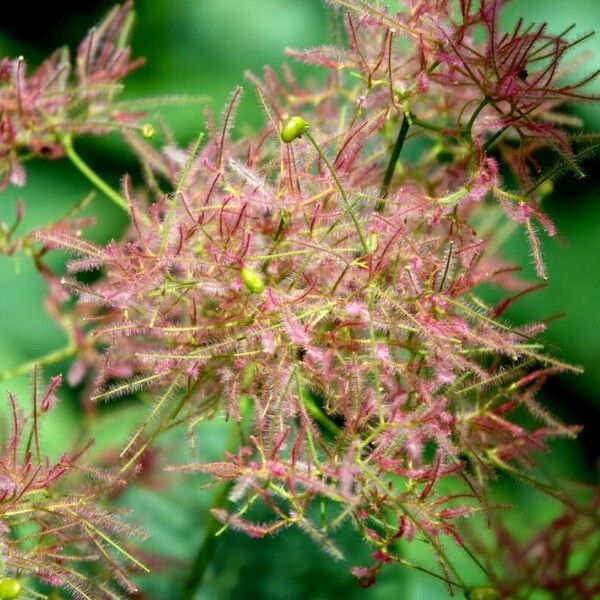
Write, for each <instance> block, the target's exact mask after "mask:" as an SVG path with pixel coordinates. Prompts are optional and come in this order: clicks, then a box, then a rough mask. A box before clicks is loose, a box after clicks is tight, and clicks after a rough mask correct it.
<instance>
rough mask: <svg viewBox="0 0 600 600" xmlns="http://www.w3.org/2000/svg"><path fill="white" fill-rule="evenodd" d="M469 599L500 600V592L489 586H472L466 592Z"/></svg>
mask: <svg viewBox="0 0 600 600" xmlns="http://www.w3.org/2000/svg"><path fill="white" fill-rule="evenodd" d="M467 598H469V600H500V592H498V590H495V589H494V588H491V587H474V588H471V589H470V590H469V591H468V592H467Z"/></svg>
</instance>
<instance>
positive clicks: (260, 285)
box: [240, 267, 265, 294]
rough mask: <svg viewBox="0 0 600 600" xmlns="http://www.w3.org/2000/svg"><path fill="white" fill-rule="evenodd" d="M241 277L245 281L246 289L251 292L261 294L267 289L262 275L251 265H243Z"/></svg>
mask: <svg viewBox="0 0 600 600" xmlns="http://www.w3.org/2000/svg"><path fill="white" fill-rule="evenodd" d="M240 278H241V280H242V281H243V282H244V285H245V286H246V289H247V290H248V291H249V292H250V293H251V294H260V293H261V292H262V291H263V290H264V289H265V284H264V282H263V280H262V279H261V277H260V275H259V274H258V273H257V272H256V271H255V270H254V269H250V268H249V267H242V269H241V271H240Z"/></svg>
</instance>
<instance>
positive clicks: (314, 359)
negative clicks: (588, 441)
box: [36, 0, 597, 599]
mask: <svg viewBox="0 0 600 600" xmlns="http://www.w3.org/2000/svg"><path fill="white" fill-rule="evenodd" d="M332 4H333V5H336V6H341V7H342V8H343V9H344V12H343V19H344V24H345V30H346V38H347V43H346V47H344V48H341V47H330V46H327V47H323V48H316V49H312V50H305V51H290V54H291V55H292V56H294V57H296V58H299V59H300V60H302V61H304V62H308V63H309V64H312V65H318V66H320V67H322V68H324V69H325V70H326V72H327V77H326V80H325V83H324V84H323V86H322V87H308V88H305V87H302V86H301V85H300V84H299V83H298V82H297V81H296V80H295V79H294V77H293V75H292V73H291V71H290V70H286V71H285V82H282V81H281V80H280V79H279V78H278V77H277V76H276V74H275V73H274V72H273V71H272V70H271V69H269V68H266V69H265V73H264V77H263V78H262V79H261V78H258V77H256V76H254V75H249V79H250V80H251V81H252V82H253V83H254V85H255V88H256V92H257V95H258V97H259V100H260V102H261V103H262V105H263V107H264V109H265V114H266V119H267V123H266V126H265V128H264V130H263V131H262V132H260V133H259V134H258V135H256V136H253V137H249V138H242V139H240V140H237V141H236V140H232V139H231V138H230V135H229V134H230V130H231V127H232V124H233V120H234V115H235V111H236V108H237V105H238V103H239V101H240V97H241V88H236V89H235V90H234V91H233V93H232V96H231V101H230V102H229V103H228V105H227V106H226V107H225V109H224V111H223V115H222V117H221V119H220V122H219V124H218V125H217V124H215V123H214V121H213V119H212V116H210V115H207V119H206V127H207V130H208V135H207V136H206V137H207V141H206V142H205V143H203V140H202V137H200V138H199V140H198V142H197V143H196V144H195V145H194V146H193V147H192V148H191V149H190V150H187V151H186V150H182V149H179V148H174V147H171V146H170V147H167V148H165V149H164V151H163V152H159V151H157V150H156V149H154V148H153V147H152V146H150V144H149V143H148V142H146V141H144V140H143V139H141V138H138V137H136V136H135V134H134V133H131V134H129V135H128V139H129V140H130V142H131V145H132V147H133V148H134V149H135V150H136V151H137V152H138V153H139V156H140V159H141V161H142V162H143V163H144V164H145V166H146V168H147V172H151V173H153V174H154V175H155V176H156V177H157V178H159V179H160V180H161V181H164V182H167V183H168V184H170V186H171V188H172V189H173V190H174V191H173V192H172V193H170V194H164V195H160V194H159V195H158V197H156V198H152V200H153V202H148V201H147V199H146V198H147V194H146V195H145V194H142V193H139V194H138V193H136V192H135V191H134V190H133V189H132V186H131V183H130V180H129V179H128V178H125V180H124V183H123V192H122V195H123V198H124V199H125V201H126V202H127V206H128V209H129V212H130V215H131V221H132V226H131V228H130V230H129V231H128V232H127V234H126V235H125V237H124V239H122V240H120V241H113V242H111V243H110V244H108V245H107V246H105V247H101V246H97V245H94V244H92V243H89V242H87V241H85V240H83V239H81V237H80V236H79V235H75V234H73V232H72V230H71V229H70V228H68V227H64V226H59V227H51V228H48V229H45V230H40V231H38V232H36V239H37V240H38V241H40V242H41V243H42V244H43V247H44V250H47V249H51V248H60V249H67V250H69V251H71V252H74V253H75V254H77V258H75V259H73V260H71V261H70V262H69V264H68V270H69V273H70V275H69V277H67V278H66V279H65V285H66V288H67V289H69V290H71V291H73V292H75V293H76V294H77V296H78V302H79V306H78V308H79V310H80V311H82V312H83V313H84V314H86V315H89V316H91V317H92V321H91V323H92V324H93V327H92V331H91V333H89V334H88V333H87V330H86V333H85V335H83V334H82V337H83V338H85V340H86V342H85V347H86V348H88V349H89V351H90V354H92V355H93V356H94V357H99V358H98V360H94V361H93V364H92V367H93V369H94V371H95V386H96V396H95V397H96V399H109V398H114V397H118V396H120V395H123V394H128V393H132V392H134V391H136V390H138V389H140V388H152V389H153V392H152V394H153V404H152V406H151V407H150V412H149V414H148V416H147V418H146V419H145V420H144V421H143V422H142V423H141V424H140V426H139V428H138V430H137V431H135V432H134V433H133V435H132V436H131V439H130V441H129V443H128V444H127V445H126V447H125V448H124V449H123V451H122V456H123V457H124V459H125V460H124V465H123V471H127V470H128V469H130V468H132V467H134V466H135V465H136V464H137V463H138V462H139V461H140V459H141V457H142V456H143V455H144V453H145V452H146V450H147V449H148V448H149V447H150V446H151V445H152V444H154V443H155V441H156V440H157V439H158V438H159V436H160V435H162V434H163V433H164V432H165V431H166V430H168V429H171V428H172V427H174V426H175V425H179V424H182V423H185V424H187V426H188V428H189V429H190V430H193V429H194V427H195V425H196V424H198V423H199V422H200V421H202V420H204V419H206V418H209V417H214V416H215V415H223V416H224V418H225V419H228V420H231V421H233V422H241V421H242V419H243V415H244V412H245V411H244V410H243V409H242V405H244V404H249V405H250V407H251V408H250V409H249V413H251V414H249V415H248V418H250V419H251V421H252V423H251V432H250V435H249V436H248V438H247V439H245V440H244V441H243V443H242V445H241V446H240V447H239V448H237V449H236V450H232V451H231V452H229V453H227V454H226V456H225V458H224V459H223V460H222V461H219V462H214V463H210V464H204V463H201V464H191V465H187V466H181V467H179V469H180V470H182V471H199V472H203V473H208V474H210V475H211V476H213V477H214V478H215V479H216V480H218V481H224V482H232V483H233V488H232V491H231V493H230V499H231V501H232V502H234V503H235V504H236V508H235V509H233V510H226V509H225V508H223V507H215V510H214V511H213V515H214V516H215V517H216V518H217V519H218V520H219V521H220V522H221V523H222V524H223V526H224V527H231V528H235V529H239V530H241V531H243V532H245V533H247V534H248V535H250V536H253V537H262V536H265V535H268V534H271V533H275V532H277V531H279V530H281V529H283V528H286V527H289V526H297V527H299V528H301V529H302V530H303V531H305V532H306V533H307V534H308V535H310V536H311V537H312V538H313V539H314V540H315V541H316V542H317V543H318V544H319V545H320V546H321V547H322V548H323V549H324V550H326V551H327V552H329V553H330V554H331V555H333V556H334V557H340V556H342V549H340V548H338V547H337V546H336V544H335V542H334V539H333V538H334V534H335V530H336V529H337V528H338V527H339V526H340V525H341V524H342V523H344V522H346V521H351V522H352V524H353V526H354V527H355V529H356V530H357V532H358V534H359V535H360V536H361V538H362V539H363V540H364V542H365V543H366V544H367V545H368V546H369V547H370V549H371V555H372V563H371V564H370V565H368V566H364V567H356V568H355V569H354V570H353V572H354V574H355V575H356V577H357V578H358V579H359V582H360V583H361V584H362V585H365V586H366V585H370V584H372V583H373V582H374V581H375V578H376V576H377V574H378V572H379V571H380V569H381V568H382V567H383V566H384V565H386V564H388V563H398V564H399V565H404V566H409V567H412V568H417V569H420V570H422V571H425V572H428V573H430V574H431V575H432V576H434V577H437V578H439V579H441V580H443V581H444V582H445V584H446V585H447V588H448V590H449V592H450V593H451V594H453V593H455V592H456V591H457V590H463V591H464V593H465V594H467V595H468V597H469V598H472V599H474V598H496V597H513V596H514V597H518V596H517V594H520V593H521V592H523V590H525V589H528V587H527V586H529V587H532V586H533V587H535V586H536V585H541V584H540V583H539V581H538V579H536V577H535V573H534V572H526V571H524V574H523V576H522V577H521V576H519V577H516V576H515V577H513V576H512V574H511V572H510V565H508V567H507V568H505V567H498V565H494V566H491V565H486V564H485V561H484V560H481V559H480V557H479V553H478V551H477V550H476V548H479V547H480V546H481V544H480V543H479V542H480V540H478V539H473V535H472V531H473V528H471V529H467V527H465V525H464V524H465V522H466V521H467V520H469V521H472V522H475V523H477V525H478V527H479V528H481V529H486V528H488V527H489V528H491V529H492V530H493V531H500V528H499V526H497V525H496V523H497V521H496V519H500V517H499V513H500V512H501V511H500V509H499V507H497V506H496V505H495V504H494V502H493V500H491V499H490V496H489V493H488V482H489V481H490V480H491V479H493V478H494V477H495V476H496V474H497V473H498V472H499V471H504V472H508V473H510V474H512V475H515V476H517V477H525V478H529V476H528V475H527V474H526V473H527V471H528V470H529V469H531V468H532V467H533V466H534V465H535V454H536V452H538V451H543V450H545V449H546V448H547V441H548V440H549V439H552V438H555V437H573V436H574V435H575V434H576V432H577V428H576V427H571V426H566V425H564V424H562V423H561V422H560V421H559V420H558V419H556V418H555V417H554V416H552V415H551V414H549V413H548V412H547V411H546V410H545V409H544V408H543V407H542V406H540V405H539V404H538V403H537V401H536V400H535V394H536V392H537V391H538V390H539V388H540V387H541V385H542V384H543V382H544V381H545V380H546V378H547V377H549V376H551V375H553V374H555V373H559V372H562V371H575V372H577V371H578V369H577V368H576V367H573V366H570V365H568V364H565V363H563V362H561V361H559V360H557V359H554V358H552V357H551V356H550V355H548V354H547V353H546V351H545V348H544V346H543V343H542V342H541V341H540V340H539V339H538V335H539V334H540V333H541V332H542V331H543V330H544V324H543V323H532V324H530V325H527V326H513V325H511V324H509V323H507V322H505V321H504V320H503V319H502V313H503V312H504V311H505V310H506V308H507V307H508V306H509V304H510V303H511V302H512V301H514V300H516V299H517V298H518V297H520V296H522V295H523V294H524V293H527V292H528V291H532V290H533V289H534V288H535V287H537V286H536V285H533V286H532V284H531V283H528V282H526V281H522V280H520V279H518V278H517V277H516V276H515V275H514V270H515V269H514V268H512V267H511V266H509V265H507V264H505V263H504V262H503V261H502V260H501V257H499V256H497V254H496V252H495V245H496V240H495V239H494V234H493V233H489V234H488V233H486V234H480V233H478V230H480V229H482V230H485V226H486V223H489V222H497V220H498V219H499V210H498V205H499V206H500V208H501V210H502V211H504V212H505V213H506V215H507V216H508V217H509V218H510V219H511V220H513V221H514V222H516V223H518V224H521V225H523V226H524V228H525V231H526V232H527V235H528V237H529V240H530V244H531V249H532V255H533V259H534V264H535V268H536V271H537V274H538V275H539V277H540V278H546V276H547V274H546V269H545V266H544V263H543V260H542V256H541V252H540V248H539V241H538V233H537V229H538V227H540V226H541V227H542V228H543V229H544V230H545V231H546V232H547V233H549V234H553V233H554V227H553V224H552V222H551V220H550V219H549V217H548V216H547V215H546V214H545V213H544V212H543V210H542V207H541V200H542V197H543V187H544V184H545V183H546V182H547V181H548V180H549V179H550V178H552V177H553V176H555V175H558V174H559V173H560V172H561V171H562V170H564V169H567V170H571V171H574V172H576V173H578V174H579V173H580V168H579V166H578V156H579V155H585V154H586V153H588V152H590V151H591V148H590V146H589V145H587V146H586V145H583V147H577V146H576V145H574V143H573V139H572V136H571V135H570V134H569V132H567V131H565V130H563V129H561V128H559V127H558V126H557V125H556V124H555V122H557V121H559V119H558V118H557V116H556V115H557V114H558V113H557V112H556V111H557V110H558V108H559V107H560V105H561V104H562V103H563V102H565V101H571V100H574V99H590V96H589V95H586V93H585V91H584V90H583V89H582V88H583V86H584V85H585V84H586V83H588V82H589V81H590V80H591V77H588V78H585V79H584V80H582V81H579V82H576V83H562V82H561V77H562V76H563V72H562V67H561V61H562V59H563V58H564V56H565V54H566V53H567V52H568V51H569V50H570V49H571V48H573V47H574V46H576V45H577V43H578V42H579V41H580V40H576V41H575V42H570V41H568V40H567V39H566V37H565V36H566V34H568V33H569V31H566V32H563V34H561V35H558V36H553V35H550V34H548V33H547V32H546V28H545V27H538V28H536V27H534V26H529V27H526V26H524V25H523V24H522V23H521V22H519V23H518V24H517V25H516V26H515V28H514V30H513V31H512V32H511V33H507V34H502V33H500V32H499V31H498V16H499V15H498V13H499V11H500V10H501V8H502V6H503V4H504V2H501V1H500V0H482V1H481V2H480V3H474V2H471V1H470V0H462V1H461V2H460V3H458V4H457V3H453V2H450V1H445V0H441V1H440V0H437V1H435V2H433V1H431V2H430V1H424V2H413V1H408V0H407V2H404V3H402V6H403V10H402V11H401V12H399V13H398V14H392V13H389V12H385V11H383V9H380V8H378V7H377V6H373V5H372V3H367V2H362V1H359V0H348V1H341V0H334V1H332ZM477 30H482V31H483V32H485V39H484V40H483V41H481V42H479V41H476V40H477V39H478V36H477V35H476V31H477ZM400 37H402V38H404V39H403V43H402V44H399V43H398V38H400ZM406 42H408V43H409V45H410V49H407V44H406ZM592 143H593V144H594V143H595V142H594V140H592ZM544 149H546V150H548V149H549V150H551V151H553V152H554V153H556V155H557V156H558V157H559V164H558V166H557V167H554V168H551V169H550V170H549V171H548V172H546V173H542V175H541V176H539V175H538V173H537V164H538V155H539V153H540V152H541V151H543V150H544ZM155 189H156V188H155ZM98 269H102V270H103V273H104V274H103V276H102V277H101V278H100V279H99V280H98V281H97V282H96V283H94V284H92V285H89V286H86V285H84V284H83V283H81V282H80V281H79V280H78V279H77V274H78V273H82V272H85V271H93V270H98ZM483 283H489V284H493V285H496V286H503V287H505V288H507V289H508V290H509V293H510V296H509V297H508V298H507V300H505V301H504V302H503V303H501V304H500V305H498V306H496V307H493V306H489V305H487V304H486V303H485V302H484V301H483V300H482V299H481V297H480V296H479V294H478V289H479V286H480V285H481V284H483ZM522 409H525V410H526V411H528V412H529V413H530V414H531V416H533V417H534V419H533V420H532V421H533V423H534V424H533V425H529V426H525V425H523V424H522V421H521V420H517V419H516V418H514V417H513V415H514V413H516V412H517V411H518V410H522ZM529 480H530V482H533V481H534V480H532V479H531V478H529ZM535 485H537V486H538V487H539V488H540V489H543V488H544V485H542V484H539V485H538V484H537V483H535ZM449 490H450V491H449ZM259 504H260V505H262V506H263V507H266V508H267V509H268V510H269V511H270V513H271V518H270V520H268V521H267V522H263V521H259V520H257V517H256V515H257V514H259V511H258V510H257V505H259ZM596 508H597V507H596ZM595 518H596V517H595V516H593V515H591V514H590V513H589V512H588V513H587V514H586V515H585V519H588V521H586V522H588V523H589V522H596V523H597V520H596V521H594V519H595ZM586 531H588V530H586ZM476 537H477V536H475V538H476ZM446 538H449V539H451V540H452V541H453V542H454V543H455V544H456V545H457V546H459V547H460V548H462V549H463V550H464V552H465V553H466V554H467V555H468V556H469V557H470V558H471V559H472V560H473V561H474V562H476V563H477V565H479V567H480V568H481V578H482V581H481V582H470V581H465V580H464V579H463V577H462V576H461V573H460V572H459V571H458V569H457V568H456V567H455V566H454V565H453V564H452V562H451V561H450V560H449V558H448V556H447V553H446V552H445V550H444V542H445V539H446ZM413 540H418V541H420V542H423V543H425V544H427V545H428V547H429V548H430V550H431V552H432V555H433V556H434V557H435V559H436V561H437V566H438V568H437V570H433V569H429V568H427V567H425V566H422V565H418V564H414V563H413V562H411V561H410V560H408V559H407V558H406V556H405V555H404V552H403V548H404V546H405V545H406V544H405V543H409V542H411V541H413ZM522 551H523V553H526V552H527V550H526V549H523V550H522ZM201 552H202V551H201ZM203 560H204V559H201V560H200V562H202V561H203ZM591 572H592V569H591V568H590V570H589V573H591ZM198 579H201V578H194V577H193V576H192V577H190V579H189V580H190V581H197V580H198ZM582 579H584V576H582ZM581 586H582V587H580V588H578V589H580V590H585V594H587V595H585V594H584V592H581V593H582V594H584V595H582V596H581V597H586V598H592V597H593V593H594V592H593V591H589V590H593V589H595V588H594V586H593V585H591V584H588V583H582V584H581ZM192 592H193V590H190V593H192Z"/></svg>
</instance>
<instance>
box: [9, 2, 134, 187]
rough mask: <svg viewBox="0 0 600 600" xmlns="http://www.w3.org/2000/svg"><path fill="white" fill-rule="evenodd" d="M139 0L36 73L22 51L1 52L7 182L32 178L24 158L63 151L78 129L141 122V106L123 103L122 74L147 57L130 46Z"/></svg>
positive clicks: (118, 10)
mask: <svg viewBox="0 0 600 600" xmlns="http://www.w3.org/2000/svg"><path fill="white" fill-rule="evenodd" d="M132 17H133V13H132V2H127V3H125V4H124V5H123V6H121V7H115V8H114V9H113V10H112V11H111V12H110V13H109V14H108V15H107V16H106V17H105V19H104V20H103V21H102V22H101V23H100V24H99V25H98V26H97V27H94V28H92V29H91V30H90V31H89V33H88V35H87V36H86V37H85V39H84V40H83V41H82V42H81V44H80V45H79V48H78V49H77V54H76V57H75V63H74V64H72V63H71V60H70V57H69V51H68V49H67V48H60V49H59V50H56V52H54V53H53V54H52V55H51V56H50V57H49V58H47V59H46V60H45V61H44V62H43V63H42V64H41V65H40V66H39V67H38V68H37V69H36V70H35V72H34V73H32V74H31V75H28V74H27V66H26V63H25V60H24V58H23V57H22V56H20V57H18V58H16V59H9V58H3V59H1V60H0V189H1V188H3V187H5V186H6V185H8V184H9V183H11V184H13V185H17V186H22V185H24V184H25V179H26V175H25V169H24V167H23V161H25V160H27V159H29V158H31V157H32V156H38V157H42V158H52V159H53V158H60V157H61V156H63V155H64V154H65V152H67V151H68V150H69V149H70V147H71V143H72V137H73V136H75V135H80V134H103V133H107V132H110V131H113V130H115V129H119V130H121V129H123V128H126V127H130V126H132V125H135V124H136V123H137V121H138V119H139V115H138V114H136V113H132V112H128V111H127V110H125V109H124V108H122V107H119V106H118V105H117V103H116V102H115V96H116V95H117V94H118V93H119V92H120V90H121V83H120V82H121V80H122V79H123V77H125V76H126V75H127V74H128V73H130V72H131V71H132V70H134V69H136V68H137V67H138V66H140V65H141V64H142V62H143V61H142V59H136V60H132V59H131V50H130V48H129V47H128V46H127V39H128V33H129V29H130V27H131V24H132Z"/></svg>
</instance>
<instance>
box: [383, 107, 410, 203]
mask: <svg viewBox="0 0 600 600" xmlns="http://www.w3.org/2000/svg"><path fill="white" fill-rule="evenodd" d="M409 127H410V121H409V120H408V117H407V116H406V115H404V118H403V119H402V125H400V131H399V132H398V137H397V138H396V143H395V144H394V149H393V150H392V155H391V156H390V161H389V162H388V166H387V169H386V171H385V176H384V178H383V184H382V185H381V192H380V194H379V195H380V196H381V199H382V201H381V202H380V204H379V205H378V206H377V210H378V211H380V212H381V211H382V210H383V207H384V206H385V202H384V201H385V199H386V198H387V195H388V192H389V189H390V184H391V183H392V178H393V177H394V171H395V170H396V164H397V163H398V159H399V158H400V153H401V152H402V147H403V146H404V142H405V141H406V134H407V133H408V129H409Z"/></svg>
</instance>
